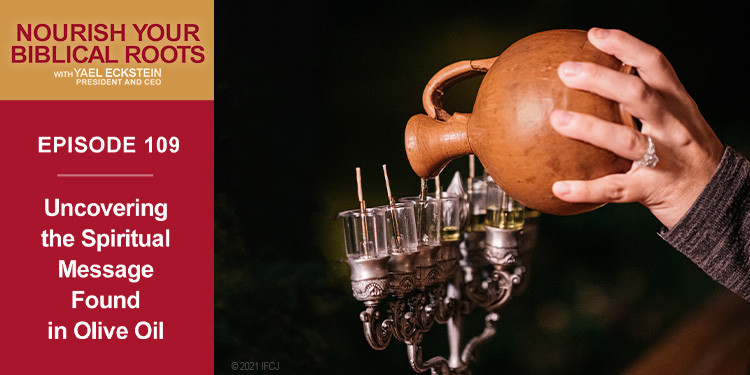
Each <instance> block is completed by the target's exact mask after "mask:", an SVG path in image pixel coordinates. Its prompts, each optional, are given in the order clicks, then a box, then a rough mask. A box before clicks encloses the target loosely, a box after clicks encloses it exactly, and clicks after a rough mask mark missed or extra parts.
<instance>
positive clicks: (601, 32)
mask: <svg viewBox="0 0 750 375" xmlns="http://www.w3.org/2000/svg"><path fill="white" fill-rule="evenodd" d="M607 35H609V30H607V29H600V28H598V27H597V28H594V36H595V37H597V38H598V39H604V38H606V37H607Z"/></svg>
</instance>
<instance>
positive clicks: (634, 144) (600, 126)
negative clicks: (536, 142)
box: [550, 110, 648, 160]
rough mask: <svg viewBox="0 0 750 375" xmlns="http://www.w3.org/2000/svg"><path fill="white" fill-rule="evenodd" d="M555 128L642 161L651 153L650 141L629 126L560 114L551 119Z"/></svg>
mask: <svg viewBox="0 0 750 375" xmlns="http://www.w3.org/2000/svg"><path fill="white" fill-rule="evenodd" d="M550 123H551V124H552V127H553V128H554V129H555V130H556V131H557V132H558V133H560V134H562V135H564V136H566V137H569V138H573V139H577V140H579V141H583V142H587V143H590V144H592V145H594V146H597V147H601V148H603V149H606V150H609V151H612V152H614V153H615V154H617V155H620V156H622V157H624V158H626V159H630V160H638V159H640V158H641V157H643V155H644V154H645V153H646V150H647V149H648V137H647V136H646V135H644V134H643V133H641V132H639V131H637V130H634V129H631V128H628V127H626V126H622V125H617V124H613V123H610V122H607V121H604V120H602V119H599V118H597V117H595V116H591V115H586V114H582V113H575V112H569V111H563V110H556V111H554V112H552V114H551V115H550Z"/></svg>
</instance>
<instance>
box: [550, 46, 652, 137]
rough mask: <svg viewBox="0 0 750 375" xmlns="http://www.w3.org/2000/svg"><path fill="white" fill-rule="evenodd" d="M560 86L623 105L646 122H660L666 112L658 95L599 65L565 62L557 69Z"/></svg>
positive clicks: (638, 81) (630, 77)
mask: <svg viewBox="0 0 750 375" xmlns="http://www.w3.org/2000/svg"><path fill="white" fill-rule="evenodd" d="M558 76H559V77H560V79H561V80H562V81H563V83H564V84H565V85H566V86H568V87H570V88H574V89H579V90H585V91H589V92H591V93H594V94H597V95H600V96H603V97H605V98H607V99H610V100H614V101H616V102H619V103H620V104H622V106H623V108H625V110H627V111H628V112H630V113H631V114H632V115H633V116H635V117H638V118H640V119H641V120H643V121H646V122H649V123H651V122H653V123H660V122H663V120H664V118H663V116H664V114H665V112H664V111H663V110H662V108H663V105H662V103H661V98H660V97H659V94H658V93H657V92H655V91H654V90H653V89H652V88H651V87H649V86H648V85H647V84H646V83H645V82H644V81H643V80H642V79H641V78H639V77H638V76H634V75H630V74H624V73H620V72H616V71H614V70H612V69H608V68H605V67H603V66H601V65H597V64H594V63H585V62H571V61H567V62H564V63H562V64H560V66H559V67H558Z"/></svg>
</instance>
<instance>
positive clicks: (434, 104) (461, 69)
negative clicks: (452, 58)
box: [422, 57, 497, 121]
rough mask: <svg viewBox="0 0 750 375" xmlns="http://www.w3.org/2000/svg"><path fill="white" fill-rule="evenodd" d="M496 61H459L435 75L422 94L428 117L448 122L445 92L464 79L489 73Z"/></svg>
mask: <svg viewBox="0 0 750 375" xmlns="http://www.w3.org/2000/svg"><path fill="white" fill-rule="evenodd" d="M496 59H497V57H493V58H489V59H482V60H464V61H459V62H456V63H453V64H450V65H448V66H446V67H445V68H443V69H440V71H439V72H437V73H435V75H434V76H432V78H431V79H430V82H428V83H427V86H426V87H425V89H424V93H423V94H422V105H423V106H424V110H425V112H426V113H427V115H428V116H430V117H432V118H434V119H437V120H441V121H445V120H448V119H449V118H450V117H451V115H450V114H449V113H448V112H447V111H446V110H445V109H443V96H445V92H446V91H447V90H448V89H449V88H450V87H451V86H453V85H454V84H456V83H458V82H460V81H463V80H464V79H467V78H471V77H475V76H478V75H480V74H484V73H487V71H488V70H489V69H490V67H492V64H493V63H494V62H495V60H496Z"/></svg>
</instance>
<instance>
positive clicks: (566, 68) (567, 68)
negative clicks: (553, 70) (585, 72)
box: [562, 61, 581, 77]
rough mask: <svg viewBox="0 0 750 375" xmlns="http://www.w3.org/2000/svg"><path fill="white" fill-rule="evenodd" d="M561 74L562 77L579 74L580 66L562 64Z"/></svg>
mask: <svg viewBox="0 0 750 375" xmlns="http://www.w3.org/2000/svg"><path fill="white" fill-rule="evenodd" d="M562 72H563V74H564V75H566V76H569V77H572V76H577V75H579V74H581V64H580V63H577V62H570V61H568V62H564V63H562Z"/></svg>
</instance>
